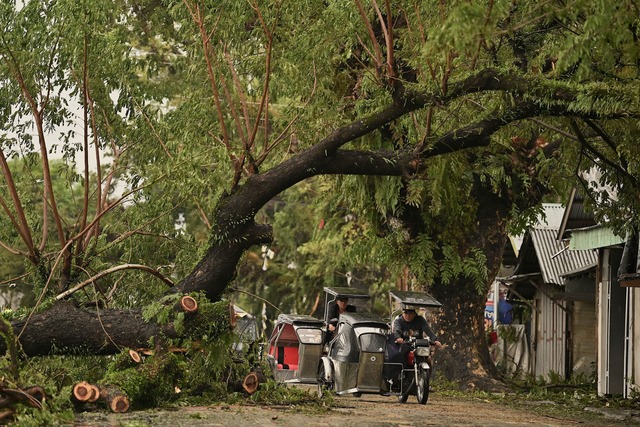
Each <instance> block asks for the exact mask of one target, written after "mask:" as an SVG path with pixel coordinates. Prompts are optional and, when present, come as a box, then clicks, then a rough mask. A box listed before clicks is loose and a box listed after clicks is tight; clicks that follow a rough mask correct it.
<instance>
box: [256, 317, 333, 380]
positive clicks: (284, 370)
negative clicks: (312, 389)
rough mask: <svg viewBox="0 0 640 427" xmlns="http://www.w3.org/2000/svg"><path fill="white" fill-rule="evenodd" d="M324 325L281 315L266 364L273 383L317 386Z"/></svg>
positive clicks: (271, 338)
mask: <svg viewBox="0 0 640 427" xmlns="http://www.w3.org/2000/svg"><path fill="white" fill-rule="evenodd" d="M323 329H324V322H323V321H322V320H320V319H316V318H315V317H313V316H308V315H299V314H280V315H279V316H278V320H277V322H276V325H275V328H274V329H273V332H272V333H271V337H270V338H269V343H268V348H269V352H268V354H267V362H268V363H269V365H270V367H271V370H272V372H273V375H274V378H275V379H276V381H282V382H292V383H295V382H297V383H309V384H314V383H315V382H316V374H317V368H318V360H320V357H321V356H322V347H323V342H324V332H323Z"/></svg>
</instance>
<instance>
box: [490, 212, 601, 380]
mask: <svg viewBox="0 0 640 427" xmlns="http://www.w3.org/2000/svg"><path fill="white" fill-rule="evenodd" d="M564 212H565V210H564V208H563V207H562V205H560V204H543V213H542V217H541V218H540V220H539V221H538V223H537V224H535V225H534V226H532V227H530V228H529V229H527V230H526V232H525V234H524V236H523V239H522V245H521V247H520V250H519V252H518V256H517V261H516V266H515V269H514V271H513V274H511V275H510V276H507V277H503V278H501V279H499V280H500V281H501V282H502V283H503V284H504V285H506V287H507V288H508V291H509V296H510V299H511V300H512V301H514V302H519V303H520V304H521V306H522V307H523V310H521V314H520V316H519V321H518V322H517V323H520V324H523V325H524V330H525V333H526V336H527V340H528V343H529V352H530V357H529V359H530V361H529V366H530V367H529V369H530V372H529V373H531V374H533V375H535V376H536V377H543V378H545V379H546V380H551V379H553V378H554V376H557V377H558V379H561V380H562V379H566V378H569V377H570V376H572V375H575V374H577V373H583V374H585V375H589V374H590V373H592V372H593V371H594V365H595V361H596V337H595V336H594V331H595V328H596V318H595V316H594V314H595V312H596V288H595V282H594V281H595V279H594V269H595V266H596V263H597V251H596V250H594V249H586V250H568V247H567V246H566V245H565V243H564V242H563V241H562V240H558V238H557V236H558V232H559V229H560V227H561V225H562V224H563V220H564Z"/></svg>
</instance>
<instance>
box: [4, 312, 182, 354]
mask: <svg viewBox="0 0 640 427" xmlns="http://www.w3.org/2000/svg"><path fill="white" fill-rule="evenodd" d="M25 324H26V327H25ZM13 328H14V332H15V335H16V336H17V337H19V341H20V345H21V347H22V351H23V352H24V354H26V355H27V356H35V355H47V354H65V353H68V352H69V351H72V350H74V351H77V350H80V351H83V352H86V353H87V354H113V353H117V352H118V351H120V349H122V348H142V347H148V345H149V338H150V337H158V336H160V334H161V333H162V334H164V335H165V336H167V337H174V336H175V331H174V330H173V328H172V327H171V325H166V326H160V325H158V324H157V323H155V322H145V321H144V319H143V318H142V312H141V310H99V311H96V310H89V309H84V308H78V307H75V306H74V305H73V304H72V303H70V302H59V303H56V304H55V305H53V306H52V307H51V308H50V309H48V310H45V311H43V312H42V313H38V314H35V315H33V316H32V317H31V319H30V320H29V321H28V323H27V322H26V320H22V321H19V322H14V323H13ZM5 351H6V344H5V343H4V341H3V340H0V354H1V353H4V352H5Z"/></svg>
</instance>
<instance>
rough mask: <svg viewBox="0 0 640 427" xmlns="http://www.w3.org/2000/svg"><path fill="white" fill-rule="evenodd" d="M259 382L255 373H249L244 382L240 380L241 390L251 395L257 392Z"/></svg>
mask: <svg viewBox="0 0 640 427" xmlns="http://www.w3.org/2000/svg"><path fill="white" fill-rule="evenodd" d="M259 385H260V380H259V378H258V375H257V374H256V373H255V372H250V373H249V374H248V375H247V376H246V377H244V380H242V389H243V390H244V391H246V392H247V393H248V394H253V393H255V392H256V390H258V386H259Z"/></svg>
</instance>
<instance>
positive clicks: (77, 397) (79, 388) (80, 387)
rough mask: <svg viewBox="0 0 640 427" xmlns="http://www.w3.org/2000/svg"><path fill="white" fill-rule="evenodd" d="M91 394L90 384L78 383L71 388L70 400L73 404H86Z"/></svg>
mask: <svg viewBox="0 0 640 427" xmlns="http://www.w3.org/2000/svg"><path fill="white" fill-rule="evenodd" d="M92 393H93V390H92V388H91V384H89V383H88V382H86V381H80V382H79V383H77V384H76V385H74V386H73V390H72V392H71V400H73V401H75V402H87V401H89V399H90V398H91V394H92Z"/></svg>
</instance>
